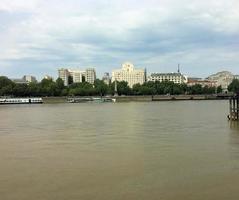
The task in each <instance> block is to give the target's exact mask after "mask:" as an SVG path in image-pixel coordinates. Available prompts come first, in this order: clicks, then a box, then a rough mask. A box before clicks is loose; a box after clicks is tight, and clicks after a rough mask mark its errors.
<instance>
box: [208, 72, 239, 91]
mask: <svg viewBox="0 0 239 200" xmlns="http://www.w3.org/2000/svg"><path fill="white" fill-rule="evenodd" d="M234 78H235V76H234V75H233V74H232V73H231V72H228V71H222V72H218V73H216V74H213V75H211V76H209V77H208V78H207V79H206V80H209V81H215V82H216V86H221V87H222V90H223V91H224V92H226V91H227V88H228V86H229V84H230V83H231V82H232V80H233V79H234Z"/></svg>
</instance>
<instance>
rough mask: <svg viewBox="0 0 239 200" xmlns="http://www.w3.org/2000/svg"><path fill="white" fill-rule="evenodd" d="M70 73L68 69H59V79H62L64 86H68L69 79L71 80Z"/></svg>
mask: <svg viewBox="0 0 239 200" xmlns="http://www.w3.org/2000/svg"><path fill="white" fill-rule="evenodd" d="M69 76H70V73H69V71H68V69H64V68H61V69H58V77H59V78H61V79H62V80H63V81H64V85H65V86H68V84H69V83H68V79H69Z"/></svg>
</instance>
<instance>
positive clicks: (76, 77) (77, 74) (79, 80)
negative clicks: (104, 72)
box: [68, 69, 85, 83]
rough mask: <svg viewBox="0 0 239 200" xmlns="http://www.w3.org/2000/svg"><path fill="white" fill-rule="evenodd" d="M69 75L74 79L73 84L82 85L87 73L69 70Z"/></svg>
mask: <svg viewBox="0 0 239 200" xmlns="http://www.w3.org/2000/svg"><path fill="white" fill-rule="evenodd" d="M68 71H69V75H70V76H71V77H72V80H73V83H82V82H83V77H85V71H81V70H74V69H69V70H68Z"/></svg>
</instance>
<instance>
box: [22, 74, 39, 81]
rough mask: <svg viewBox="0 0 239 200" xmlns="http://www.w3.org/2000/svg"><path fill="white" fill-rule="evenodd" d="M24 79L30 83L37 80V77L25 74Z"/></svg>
mask: <svg viewBox="0 0 239 200" xmlns="http://www.w3.org/2000/svg"><path fill="white" fill-rule="evenodd" d="M22 79H23V80H24V81H26V82H28V83H32V82H37V79H36V77H35V76H31V75H24V76H23V78H22Z"/></svg>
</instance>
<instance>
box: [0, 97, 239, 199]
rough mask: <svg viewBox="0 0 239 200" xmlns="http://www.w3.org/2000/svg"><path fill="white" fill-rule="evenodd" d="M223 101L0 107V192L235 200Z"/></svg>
mask: <svg viewBox="0 0 239 200" xmlns="http://www.w3.org/2000/svg"><path fill="white" fill-rule="evenodd" d="M228 110H229V108H228V101H176V102H175V101H171V102H146V103H143V102H142V103H136V102H131V103H82V104H42V105H2V106H0V199H1V200H141V199H142V200H159V199H160V200H176V199H177V200H214V199H215V200H226V199H230V200H234V199H235V200H238V199H239V192H238V187H239V124H238V123H236V122H233V123H232V122H228V121H227V118H226V115H227V114H228Z"/></svg>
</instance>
